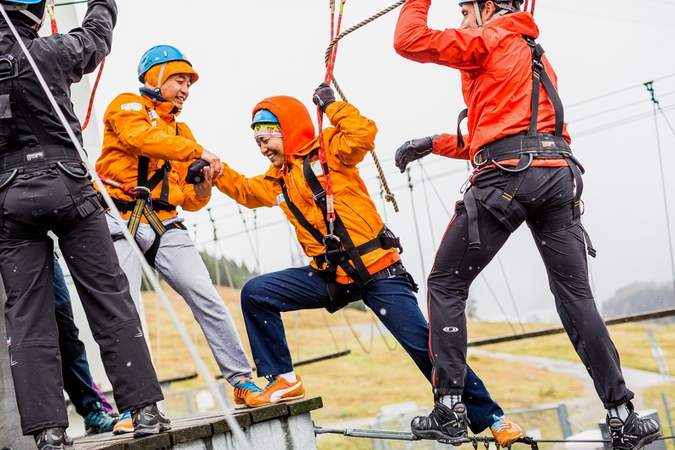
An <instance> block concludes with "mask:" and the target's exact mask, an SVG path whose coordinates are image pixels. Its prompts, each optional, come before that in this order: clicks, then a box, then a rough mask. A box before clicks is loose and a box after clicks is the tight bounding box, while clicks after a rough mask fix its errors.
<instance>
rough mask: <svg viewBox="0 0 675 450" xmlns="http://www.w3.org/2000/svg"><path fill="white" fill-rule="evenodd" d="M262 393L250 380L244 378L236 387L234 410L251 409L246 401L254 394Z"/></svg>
mask: <svg viewBox="0 0 675 450" xmlns="http://www.w3.org/2000/svg"><path fill="white" fill-rule="evenodd" d="M260 392H262V389H260V388H259V387H258V386H257V385H256V384H255V383H254V382H253V380H251V379H250V378H244V379H243V380H241V381H240V382H239V383H237V384H236V385H235V386H234V409H242V408H247V407H249V405H248V403H247V402H246V400H247V399H248V398H251V397H252V396H253V395H254V394H257V393H260Z"/></svg>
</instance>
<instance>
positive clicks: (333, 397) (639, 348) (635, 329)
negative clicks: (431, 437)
mask: <svg viewBox="0 0 675 450" xmlns="http://www.w3.org/2000/svg"><path fill="white" fill-rule="evenodd" d="M167 291H168V292H169V293H170V297H171V299H172V302H173V304H174V306H175V307H176V309H177V310H178V312H179V315H180V317H181V319H182V321H183V323H184V324H185V325H186V326H187V328H188V330H189V333H190V335H191V337H192V339H193V340H194V342H196V343H197V344H198V347H199V351H200V354H201V355H202V357H203V358H204V359H205V360H206V362H207V365H208V366H209V368H210V370H211V371H212V373H214V374H215V373H216V372H217V367H216V364H215V361H214V360H213V358H212V356H211V354H210V351H209V349H208V346H207V345H206V342H205V339H204V337H203V335H202V333H201V330H200V329H199V327H198V326H197V324H196V322H195V321H194V320H193V319H192V316H191V313H190V311H189V309H188V308H187V306H186V305H185V303H184V302H183V301H182V300H181V299H180V298H179V297H178V296H177V295H175V294H173V293H172V292H171V291H170V289H168V288H167ZM221 294H222V296H223V298H224V299H225V303H226V304H227V305H228V307H229V308H230V311H231V312H232V315H233V317H234V320H235V323H236V325H237V328H238V330H239V332H240V334H241V336H242V339H243V341H244V345H245V347H246V349H247V351H248V346H247V339H246V337H245V336H246V334H245V329H244V326H243V321H242V318H241V310H240V308H239V293H238V291H234V290H230V289H226V288H223V289H221ZM144 299H145V308H146V317H147V323H148V327H149V329H150V337H151V340H152V343H153V357H154V359H155V362H156V366H157V368H158V371H159V374H160V376H161V377H169V376H175V375H179V374H185V373H189V372H194V368H193V367H194V365H193V364H192V362H191V360H190V357H189V355H188V353H187V351H186V350H185V347H184V345H183V344H182V342H181V341H180V339H179V337H178V334H177V332H176V331H175V329H174V327H173V325H172V324H171V322H170V320H169V318H168V315H167V313H166V312H165V311H164V310H162V309H161V308H159V305H158V304H157V301H156V298H155V296H154V294H151V293H148V294H145V295H144ZM345 314H346V315H347V317H348V318H349V321H350V322H351V323H353V324H355V325H357V326H358V325H361V326H363V324H368V325H369V324H370V323H371V318H372V317H373V316H372V314H371V313H364V312H360V311H357V310H346V311H345V312H344V313H343V312H340V313H338V314H335V315H330V314H328V313H327V312H325V311H323V310H315V311H302V312H296V313H289V314H286V315H285V316H284V321H285V324H286V330H287V338H288V341H289V345H290V349H291V352H292V354H293V358H294V360H295V361H298V360H301V359H305V358H310V357H315V356H318V355H323V354H327V353H332V352H335V351H337V350H342V349H345V348H349V349H351V350H352V353H351V354H350V355H349V356H347V357H343V358H339V359H333V360H330V361H326V362H321V363H317V364H314V365H310V366H305V367H302V368H301V369H299V370H298V372H299V373H300V374H301V375H302V376H303V378H304V380H305V385H306V388H307V391H308V395H320V396H321V397H323V400H324V404H325V407H324V408H323V409H322V410H320V411H318V412H316V414H314V415H313V417H314V419H315V421H316V423H317V424H319V425H324V426H326V425H331V424H335V423H349V422H354V421H358V419H363V418H369V417H374V416H376V415H378V414H379V412H380V408H381V406H382V405H389V404H395V403H401V402H411V401H412V402H415V403H416V404H417V405H418V406H419V407H420V408H428V407H430V406H431V390H430V387H429V385H428V383H427V381H426V379H424V378H423V377H422V375H421V374H420V373H419V372H418V370H417V368H416V367H415V366H414V365H413V363H412V361H411V360H410V359H409V358H408V356H407V355H406V354H405V352H403V350H402V349H401V348H400V346H398V345H394V344H395V343H394V342H393V340H392V339H391V338H390V337H388V338H386V340H384V339H383V338H381V337H380V336H379V335H378V336H377V337H376V338H375V339H374V340H373V341H372V342H371V341H367V342H364V343H363V345H364V346H365V347H366V349H368V347H370V346H371V345H372V351H370V352H366V351H364V350H363V349H362V348H361V347H360V346H359V343H358V342H357V340H356V339H355V338H354V336H353V335H352V333H351V332H350V330H349V328H348V327H347V326H346V324H347V322H346V319H345V316H344V315H345ZM369 326H371V325H369ZM549 326H550V325H546V324H543V325H542V324H526V325H525V328H526V329H527V330H535V329H541V328H548V327H549ZM329 329H330V330H332V331H333V333H332V334H331V332H330V331H329ZM645 330H646V328H645V325H623V326H618V327H613V328H612V329H611V334H612V337H613V339H614V340H615V342H616V344H617V347H618V349H619V351H620V353H621V356H622V362H623V363H624V364H625V365H626V366H630V367H636V368H641V369H646V370H656V363H655V362H654V358H653V357H652V355H651V352H650V351H649V346H648V343H647V341H646V337H645ZM654 330H655V332H656V335H657V338H658V340H659V342H660V345H661V346H662V348H663V350H664V351H665V352H666V353H667V358H668V363H669V365H670V367H671V368H675V359H674V358H675V326H669V327H654ZM469 331H470V340H473V339H479V338H485V337H491V336H500V335H504V334H510V333H512V331H511V329H510V327H509V325H508V324H505V323H486V322H472V323H471V324H470V327H469ZM389 347H391V348H392V349H390V348H389ZM486 348H487V349H489V350H494V351H499V352H509V353H516V354H528V355H538V356H544V357H549V358H560V359H568V360H578V358H577V356H576V354H575V353H574V351H573V349H572V346H571V344H570V343H569V341H568V340H567V337H566V336H564V335H559V336H552V337H546V338H538V339H533V340H529V341H521V342H517V343H513V344H500V345H494V346H490V347H486ZM249 354H250V352H249ZM469 362H470V364H471V366H472V367H473V368H474V370H475V371H476V372H477V373H479V374H480V376H481V378H482V379H483V381H484V382H485V383H486V385H487V386H488V388H489V389H490V392H491V393H492V395H493V397H495V398H496V399H498V400H499V402H500V404H501V405H502V406H503V407H504V408H505V409H507V410H508V409H514V408H526V407H531V406H535V405H541V404H551V403H555V402H559V401H563V400H566V399H572V398H576V397H579V396H581V395H583V387H582V385H581V383H579V381H578V380H576V379H575V378H572V377H569V376H565V375H561V374H557V373H553V372H549V371H547V370H543V369H539V368H533V367H530V366H526V365H517V364H508V365H505V364H504V363H502V362H497V363H495V362H494V361H493V360H490V359H489V358H485V357H475V358H471V359H470V361H469ZM202 385H203V383H202V381H200V380H199V379H198V380H194V381H192V382H188V383H184V384H182V385H181V386H180V389H190V388H194V387H198V386H202ZM659 392H660V391H659ZM654 395H658V394H654ZM671 397H672V398H673V402H675V395H672V396H671ZM650 404H652V402H650ZM170 412H171V411H170ZM174 414H180V411H177V412H174ZM546 420H548V419H546ZM528 425H529V426H530V427H539V428H543V429H544V430H546V429H547V428H550V426H549V425H550V424H528ZM320 443H321V448H322V449H336V450H347V449H349V450H360V449H369V448H371V443H370V441H368V440H365V441H360V440H350V439H345V438H341V437H322V438H321V439H320ZM415 448H417V447H415ZM421 448H423V447H421Z"/></svg>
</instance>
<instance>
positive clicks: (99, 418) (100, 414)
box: [84, 409, 117, 436]
mask: <svg viewBox="0 0 675 450" xmlns="http://www.w3.org/2000/svg"><path fill="white" fill-rule="evenodd" d="M116 423H117V418H115V417H112V416H111V415H110V414H108V412H107V411H106V410H104V409H99V410H97V411H92V412H90V413H89V414H87V415H86V416H85V418H84V426H85V435H86V436H89V435H91V434H100V433H109V432H111V431H112V430H113V428H114V426H115V424H116Z"/></svg>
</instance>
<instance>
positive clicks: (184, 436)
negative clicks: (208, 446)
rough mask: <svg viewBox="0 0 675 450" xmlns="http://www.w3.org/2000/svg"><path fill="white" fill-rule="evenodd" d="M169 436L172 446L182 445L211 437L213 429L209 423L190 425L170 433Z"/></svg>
mask: <svg viewBox="0 0 675 450" xmlns="http://www.w3.org/2000/svg"><path fill="white" fill-rule="evenodd" d="M169 436H171V443H172V444H173V445H178V444H184V443H186V442H192V441H198V440H200V439H204V438H208V437H211V436H213V428H212V427H211V424H209V423H201V424H190V425H189V426H186V427H184V428H183V427H180V428H177V429H176V430H172V431H170V432H169Z"/></svg>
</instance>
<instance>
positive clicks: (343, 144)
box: [216, 96, 400, 283]
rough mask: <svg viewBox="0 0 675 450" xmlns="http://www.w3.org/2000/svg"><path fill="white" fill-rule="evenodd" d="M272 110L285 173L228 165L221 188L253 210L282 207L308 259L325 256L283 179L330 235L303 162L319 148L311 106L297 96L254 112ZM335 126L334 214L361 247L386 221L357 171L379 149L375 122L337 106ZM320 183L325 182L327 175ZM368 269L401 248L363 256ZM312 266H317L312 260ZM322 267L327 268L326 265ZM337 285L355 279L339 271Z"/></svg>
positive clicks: (331, 148) (330, 112)
mask: <svg viewBox="0 0 675 450" xmlns="http://www.w3.org/2000/svg"><path fill="white" fill-rule="evenodd" d="M260 109H268V110H270V111H271V112H272V113H274V115H276V116H277V118H278V119H279V122H280V123H281V131H282V133H283V142H284V153H285V155H286V165H285V167H284V168H283V170H279V169H276V168H275V167H274V166H271V167H270V168H269V169H268V171H267V172H266V173H265V174H264V175H259V176H257V177H252V178H247V177H245V176H243V175H241V174H239V173H238V172H236V171H235V170H233V169H231V168H230V167H228V166H227V165H226V164H224V165H223V166H224V169H223V175H222V176H221V177H220V178H218V179H217V180H216V186H217V187H218V188H219V189H220V190H221V191H223V192H224V193H225V194H227V195H229V196H230V197H232V198H233V199H234V200H236V201H237V202H239V203H240V204H242V205H244V206H246V207H249V208H258V207H261V206H268V207H271V206H277V205H278V206H279V207H280V208H281V210H282V211H283V212H284V214H286V217H287V218H288V220H289V221H290V222H291V223H292V224H293V226H294V227H295V232H296V235H297V236H298V240H299V242H300V245H301V246H302V248H303V250H304V251H305V254H306V255H307V256H310V257H312V256H317V255H321V254H323V253H325V251H326V250H325V248H324V247H323V245H322V244H319V243H318V242H317V241H316V240H315V239H314V237H312V235H311V234H310V233H309V232H308V231H307V230H306V229H305V228H303V227H302V225H300V224H299V223H298V221H297V220H296V219H295V217H294V216H293V214H292V213H291V211H290V210H289V209H288V207H287V206H286V203H285V201H284V197H283V194H282V192H281V184H280V180H281V179H283V180H284V183H285V184H286V186H287V189H288V195H289V197H290V199H291V201H292V202H293V203H295V205H296V206H297V207H298V208H299V209H300V211H302V213H303V215H304V216H305V217H306V218H307V220H308V221H309V223H311V224H312V225H313V226H314V227H315V228H317V229H318V230H320V231H321V232H322V233H326V225H325V223H324V219H323V215H322V213H321V210H320V209H319V208H318V207H317V206H316V204H315V202H314V199H313V197H312V190H311V189H310V187H309V185H308V184H307V182H306V181H305V177H304V175H303V172H302V164H303V160H304V158H305V156H306V155H307V154H308V153H310V152H311V151H312V150H314V149H316V148H318V139H317V138H316V137H315V133H314V125H313V124H312V120H311V118H310V116H309V112H308V111H307V108H305V106H304V105H303V104H302V103H300V102H299V101H298V100H296V99H294V98H292V97H283V96H282V97H272V98H269V99H266V100H264V101H262V102H261V103H259V104H258V105H257V106H256V107H255V110H254V114H255V112H257V111H258V110H260ZM326 115H327V116H328V118H329V119H330V121H331V124H332V125H333V127H331V128H327V129H325V130H324V138H325V148H326V153H327V155H326V157H327V160H328V166H329V167H330V174H331V175H330V176H331V180H332V182H333V190H334V194H335V210H336V212H337V214H338V215H339V216H340V218H341V219H342V221H343V222H344V224H345V227H346V228H347V231H348V232H349V234H350V236H351V238H352V240H353V241H354V244H355V245H356V246H359V245H361V244H364V243H366V242H368V241H370V240H372V239H373V238H375V237H376V236H377V234H378V233H379V232H380V231H381V230H382V228H383V227H384V223H383V222H382V219H381V218H380V215H379V214H378V212H377V209H376V208H375V204H374V203H373V200H372V199H371V198H370V194H369V193H368V189H367V188H366V185H365V183H364V182H363V179H362V178H361V176H360V175H359V171H358V169H357V167H356V165H357V164H358V163H360V162H361V161H362V160H363V158H364V157H365V155H366V154H367V153H368V151H370V150H372V149H373V148H375V135H376V134H377V127H376V126H375V123H374V122H373V121H371V120H369V119H367V118H365V117H363V116H362V115H361V114H360V113H359V111H358V110H357V109H356V108H355V107H354V106H352V105H350V104H348V103H344V102H335V103H333V104H332V105H330V106H329V107H328V108H327V109H326ZM312 168H313V169H314V171H315V173H317V174H320V173H321V166H320V164H319V163H318V158H316V161H314V162H313V163H312ZM318 178H319V180H320V181H321V182H322V183H323V181H324V176H323V175H320V176H319V177H318ZM362 259H363V262H364V263H365V265H366V267H367V268H368V271H369V272H370V273H371V274H373V273H376V272H378V271H380V270H382V269H385V268H387V267H389V266H390V265H391V264H393V263H394V262H396V261H398V260H399V259H400V257H399V254H398V251H397V250H396V249H389V250H382V249H377V250H374V251H372V252H370V253H368V254H366V255H364V256H363V258H362ZM311 264H312V266H314V267H315V268H316V264H315V263H314V261H312V263H311ZM321 268H323V267H321ZM338 281H339V282H341V283H348V282H349V281H350V280H349V278H348V277H347V276H346V274H345V273H344V271H343V270H342V269H341V268H339V269H338Z"/></svg>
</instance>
